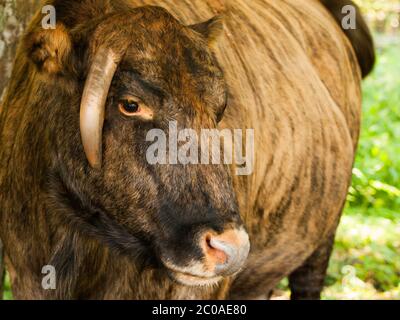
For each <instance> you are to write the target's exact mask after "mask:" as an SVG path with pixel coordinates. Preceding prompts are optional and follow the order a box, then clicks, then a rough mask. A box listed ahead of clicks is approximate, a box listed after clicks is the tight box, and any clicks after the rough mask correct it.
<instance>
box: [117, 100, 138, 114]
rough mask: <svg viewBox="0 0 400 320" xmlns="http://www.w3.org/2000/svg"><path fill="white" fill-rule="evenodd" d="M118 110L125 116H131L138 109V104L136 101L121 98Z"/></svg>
mask: <svg viewBox="0 0 400 320" xmlns="http://www.w3.org/2000/svg"><path fill="white" fill-rule="evenodd" d="M119 110H120V111H121V112H122V113H123V114H124V115H126V116H132V115H135V114H136V113H138V112H139V111H140V106H139V103H138V102H137V101H134V100H122V101H120V102H119Z"/></svg>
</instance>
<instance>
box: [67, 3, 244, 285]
mask: <svg viewBox="0 0 400 320" xmlns="http://www.w3.org/2000/svg"><path fill="white" fill-rule="evenodd" d="M130 18H131V19H130V20H129V19H128V20H129V21H130V22H129V23H132V24H133V27H132V26H127V21H128V20H126V21H124V27H125V26H126V29H124V28H123V27H121V25H120V24H117V25H116V24H115V21H114V22H113V23H110V21H112V20H110V21H107V22H104V24H103V25H101V26H100V27H98V28H97V29H96V33H95V36H97V37H98V38H95V40H92V41H91V43H90V44H89V48H91V49H89V50H92V51H93V53H91V55H93V54H94V52H95V51H96V50H97V48H98V46H99V44H101V45H109V46H110V47H111V48H113V47H115V46H117V45H120V44H121V43H123V46H125V51H124V54H123V55H122V56H121V59H120V61H118V68H117V70H116V72H115V74H114V76H113V81H112V84H111V86H110V89H109V91H108V97H107V102H106V104H105V117H104V127H103V130H102V148H103V149H102V164H101V168H97V169H93V168H90V166H89V164H88V162H87V160H86V159H85V158H82V157H84V153H83V151H82V150H81V149H79V150H75V149H76V148H77V147H76V146H74V150H75V151H76V152H78V153H79V152H80V157H79V161H80V163H76V162H75V160H74V161H66V165H65V168H64V169H63V171H65V172H74V175H73V177H74V178H73V179H74V181H72V180H73V179H71V178H66V179H67V180H69V182H68V183H67V184H69V183H71V184H73V188H71V189H74V191H72V192H74V193H75V194H76V195H77V197H78V198H79V199H80V201H81V202H82V203H85V204H86V205H85V206H86V208H85V210H87V211H89V212H90V213H87V216H88V217H86V219H89V220H90V221H92V224H94V225H96V224H99V225H100V222H93V221H96V219H101V217H102V216H103V217H104V216H107V219H109V221H108V222H107V223H113V224H115V225H116V226H117V227H116V228H117V229H118V230H124V231H123V233H122V231H121V234H123V235H119V237H120V239H119V240H118V241H125V242H129V241H131V240H130V239H129V237H132V239H133V238H134V239H137V240H139V241H140V242H141V243H143V245H144V246H145V247H146V254H149V255H152V256H153V257H154V258H156V260H157V261H159V262H160V265H161V266H162V267H163V268H166V270H168V272H169V274H170V275H171V276H172V277H173V278H175V279H176V280H178V281H180V282H181V283H183V284H187V285H199V284H209V283H213V282H215V281H217V280H218V279H220V278H221V277H222V276H224V275H230V274H232V273H235V272H236V271H238V270H239V268H240V267H241V266H242V264H243V262H244V260H245V258H246V257H247V254H248V250H249V242H248V236H247V234H246V232H245V231H244V229H243V227H242V222H241V220H240V216H239V213H238V206H237V202H236V198H235V194H234V191H233V188H232V184H231V178H230V171H229V168H228V167H226V166H225V165H223V164H220V165H206V164H188V165H183V164H150V163H149V161H148V159H147V157H146V153H147V151H148V148H149V147H150V145H152V144H153V143H154V142H153V141H146V136H147V134H148V132H149V131H150V130H152V129H160V130H162V131H163V132H165V134H166V137H167V139H168V138H170V137H169V126H170V123H171V121H175V122H176V123H177V126H178V130H179V129H184V128H190V129H194V130H195V131H196V132H200V130H201V129H213V128H216V126H217V123H218V121H219V120H220V119H221V117H222V115H223V111H224V109H225V107H226V103H227V101H226V97H227V92H226V86H225V83H224V78H223V74H222V71H221V69H220V67H219V66H218V64H217V61H216V59H215V57H214V56H213V54H212V52H211V50H210V48H209V41H208V39H207V38H206V36H207V34H208V36H210V34H211V33H212V32H211V31H212V30H207V27H208V28H212V27H213V26H211V25H209V26H207V25H206V24H205V25H204V26H202V27H203V28H204V32H206V35H204V34H203V35H202V34H201V33H199V32H198V31H195V30H194V29H193V28H191V27H186V26H183V25H182V24H180V23H179V22H178V21H177V20H175V19H174V18H173V17H172V16H170V15H169V14H168V13H167V12H165V11H164V10H162V9H159V8H154V7H153V8H149V7H147V8H142V9H140V14H138V13H137V11H136V12H135V13H132V16H131V17H130ZM214 27H215V26H214ZM200 29H201V28H200ZM99 30H100V31H99ZM121 30H122V31H121ZM113 38H118V39H119V40H118V41H115V42H114V43H113V42H112V39H113ZM110 39H111V40H110ZM115 50H118V49H115ZM167 141H168V140H167ZM75 158H76V156H75ZM76 161H77V160H76ZM65 176H68V177H70V173H68V174H67V173H66V174H65ZM99 212H100V214H99ZM103 224H104V222H103ZM124 237H125V238H126V239H125V238H124ZM114 240H115V239H114ZM115 241H117V240H115Z"/></svg>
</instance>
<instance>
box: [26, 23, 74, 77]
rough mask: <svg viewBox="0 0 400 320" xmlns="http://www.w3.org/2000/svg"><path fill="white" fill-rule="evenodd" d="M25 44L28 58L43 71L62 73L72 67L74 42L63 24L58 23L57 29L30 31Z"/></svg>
mask: <svg viewBox="0 0 400 320" xmlns="http://www.w3.org/2000/svg"><path fill="white" fill-rule="evenodd" d="M24 45H25V50H26V53H27V56H28V58H29V59H30V60H31V61H32V62H33V63H34V64H35V65H36V67H37V68H38V70H39V71H40V72H42V73H47V74H53V75H54V74H60V73H62V72H63V71H64V70H65V69H66V68H69V67H71V65H70V58H71V48H72V42H71V38H70V35H69V33H68V31H67V29H66V28H65V27H64V25H63V24H60V23H57V25H56V28H55V29H42V28H40V29H36V30H34V31H30V32H28V33H27V35H26V36H25V41H24Z"/></svg>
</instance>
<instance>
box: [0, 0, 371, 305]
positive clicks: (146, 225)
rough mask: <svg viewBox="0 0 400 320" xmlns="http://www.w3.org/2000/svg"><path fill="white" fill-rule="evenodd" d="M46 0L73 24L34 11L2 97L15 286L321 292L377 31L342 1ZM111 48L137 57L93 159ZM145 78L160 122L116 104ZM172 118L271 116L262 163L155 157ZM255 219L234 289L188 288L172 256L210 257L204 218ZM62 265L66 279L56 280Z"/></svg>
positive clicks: (186, 293)
mask: <svg viewBox="0 0 400 320" xmlns="http://www.w3.org/2000/svg"><path fill="white" fill-rule="evenodd" d="M47 2H48V3H52V4H54V5H55V6H56V9H57V18H58V26H57V29H56V30H42V29H41V28H40V21H41V15H40V13H38V14H37V15H36V17H35V18H34V19H33V21H32V23H31V25H30V27H29V30H28V32H27V34H26V36H25V38H24V39H23V40H22V42H21V45H20V48H19V50H18V53H17V56H16V63H15V65H14V70H13V74H12V79H11V81H10V83H9V86H8V90H7V94H6V97H5V99H4V103H3V105H2V106H1V108H0V134H1V136H0V137H1V138H0V143H1V149H0V191H1V192H0V206H1V207H0V238H1V239H2V240H3V243H4V247H5V252H6V265H7V268H8V270H9V272H10V276H11V281H12V287H13V293H14V297H15V298H17V299H33V298H36V299H37V298H39V299H44V298H51V299H52V298H59V299H182V298H186V299H210V298H221V299H222V298H248V299H251V298H257V297H260V296H263V295H268V294H269V293H270V291H271V290H272V289H273V288H274V286H275V285H276V284H277V283H278V282H279V280H281V279H282V278H283V277H285V276H289V277H290V287H291V289H292V296H293V298H296V299H304V298H307V299H308V298H318V297H319V295H320V292H321V290H322V286H323V279H324V276H325V272H326V267H327V263H328V260H329V256H330V253H331V248H332V243H333V239H334V235H335V230H336V227H337V225H338V222H339V218H340V215H341V211H342V208H343V205H344V203H345V199H346V194H347V188H348V186H349V183H350V179H351V170H352V164H353V160H354V152H355V148H356V145H357V141H358V135H359V127H360V114H361V90H360V82H361V76H362V72H363V74H364V75H366V74H367V72H368V71H369V70H371V68H372V64H373V59H372V58H371V52H373V45H372V42H371V39H370V38H369V37H365V36H359V37H357V36H356V37H355V36H354V35H358V34H364V35H365V34H367V33H368V30H367V29H366V26H365V24H364V22H362V23H360V25H359V27H360V28H359V29H358V30H357V31H354V33H353V35H350V36H349V37H346V35H345V33H343V31H342V30H341V29H340V27H339V26H338V25H337V22H336V21H335V17H336V20H337V19H338V14H337V13H332V14H331V13H330V12H329V11H328V10H326V7H327V8H331V6H330V4H338V3H339V4H340V3H342V2H341V1H337V2H336V1H317V0H282V1H276V0H252V1H241V0H227V1H222V0H220V1H217V0H170V1H158V0H145V1H140V0H133V1H129V2H128V1H121V0H118V1H114V0H113V1H106V0H104V1H100V0H99V1H94V0H84V1H72V0H71V1H65V0H63V1H61V0H54V1H47ZM322 2H323V4H322ZM347 2H348V1H346V3H347ZM143 5H158V6H161V7H163V8H164V9H165V10H164V9H160V8H159V7H141V6H143ZM325 6H326V7H325ZM137 7H141V8H137ZM221 13H223V22H224V28H223V30H222V28H221V27H220V24H219V22H218V21H220V20H219V19H213V20H209V21H208V22H206V23H203V24H196V23H200V22H203V21H207V20H208V19H210V18H212V17H213V16H215V15H216V14H221ZM174 17H175V18H176V19H177V20H176V19H175V18H174ZM360 19H361V18H360V17H359V21H360ZM178 21H179V22H178ZM190 25H192V26H191V27H184V26H190ZM349 39H350V41H349ZM104 43H106V44H107V45H108V46H110V47H112V48H113V49H114V50H117V51H118V50H119V51H120V52H121V53H124V60H123V61H122V63H121V64H120V66H119V69H118V71H117V73H116V75H115V78H114V81H113V84H112V87H111V89H110V93H109V99H108V102H107V106H106V123H105V127H104V132H103V143H104V164H103V168H102V169H101V170H100V171H95V170H93V169H91V168H90V167H89V165H88V163H87V161H86V159H85V155H84V152H83V148H82V145H81V143H80V136H79V103H80V98H81V94H82V89H83V84H84V80H85V78H86V75H87V72H88V69H89V67H90V61H91V60H92V57H93V54H94V53H95V52H96V49H97V48H98V47H99V46H100V45H102V44H104ZM352 44H353V46H354V48H353V46H352ZM357 59H358V60H357ZM360 64H361V68H360ZM361 71H362V72H361ZM149 83H152V85H149ZM154 84H155V85H154ZM138 90H139V91H140V92H139V93H137V94H140V95H142V96H144V97H145V98H146V103H147V105H151V106H152V107H153V108H155V110H157V115H158V116H157V118H156V119H155V121H154V122H141V121H137V120H132V119H126V118H124V117H122V116H121V115H120V114H118V111H117V108H116V102H117V99H118V97H119V96H120V95H121V94H124V93H125V92H132V91H133V92H137V91H138ZM226 98H228V100H227V101H226ZM168 120H177V121H178V123H179V125H180V126H182V127H192V128H195V129H200V128H214V127H216V126H218V127H219V128H237V129H239V128H242V129H246V128H253V129H255V139H256V141H255V143H256V158H255V165H254V172H255V173H254V174H253V175H250V176H243V177H238V176H235V175H233V171H232V173H231V172H230V170H229V169H228V168H226V167H225V166H197V167H192V166H189V167H182V166H166V167H165V166H164V167H159V166H155V167H152V166H149V165H148V164H147V163H145V162H144V152H145V150H146V147H147V145H146V144H145V143H144V142H143V141H144V137H145V133H146V132H147V130H148V129H151V128H154V127H156V128H165V126H166V123H167V121H168ZM219 121H220V122H219ZM218 122H219V123H218ZM233 169H234V168H232V170H233ZM238 212H239V213H240V217H239V215H238ZM242 223H243V224H244V225H245V227H246V229H247V231H248V233H249V235H250V240H251V246H252V247H251V253H250V256H249V259H248V262H247V264H246V266H245V268H244V269H243V270H242V271H241V272H240V273H239V274H237V275H236V276H234V277H229V278H226V279H224V280H223V281H222V282H221V283H220V284H218V285H215V286H212V287H185V286H182V285H179V284H177V283H175V282H174V281H173V280H171V279H170V277H169V276H168V274H167V272H166V270H165V268H164V267H163V265H162V264H161V263H160V256H162V255H167V256H168V257H169V258H171V259H173V260H174V261H177V263H180V264H182V265H184V264H186V263H188V260H190V259H192V260H193V259H201V255H200V254H199V252H198V250H196V247H195V244H194V242H195V240H196V235H197V234H198V233H199V232H200V231H201V230H204V229H205V228H212V229H214V230H217V231H219V232H220V231H222V230H224V229H225V228H227V227H228V226H240V225H241V224H242ZM47 264H52V265H54V266H55V267H56V270H57V290H55V291H44V290H43V289H42V287H41V279H42V276H43V275H42V274H41V268H42V266H44V265H47Z"/></svg>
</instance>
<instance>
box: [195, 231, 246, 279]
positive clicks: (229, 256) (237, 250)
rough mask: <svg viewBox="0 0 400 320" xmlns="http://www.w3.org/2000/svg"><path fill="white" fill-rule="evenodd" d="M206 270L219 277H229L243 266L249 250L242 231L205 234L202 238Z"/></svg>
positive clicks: (244, 233)
mask: <svg viewBox="0 0 400 320" xmlns="http://www.w3.org/2000/svg"><path fill="white" fill-rule="evenodd" d="M203 241H204V242H203V248H204V256H205V262H206V265H207V268H208V269H209V270H213V271H214V272H216V273H217V274H219V275H231V274H234V273H235V272H237V271H239V270H240V268H241V267H242V266H243V264H244V262H245V260H246V258H247V255H248V253H249V249H250V243H249V237H248V235H247V233H246V232H245V231H244V230H243V229H231V230H228V231H225V232H224V233H221V234H214V233H211V232H210V233H207V234H205V237H204V238H203Z"/></svg>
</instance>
